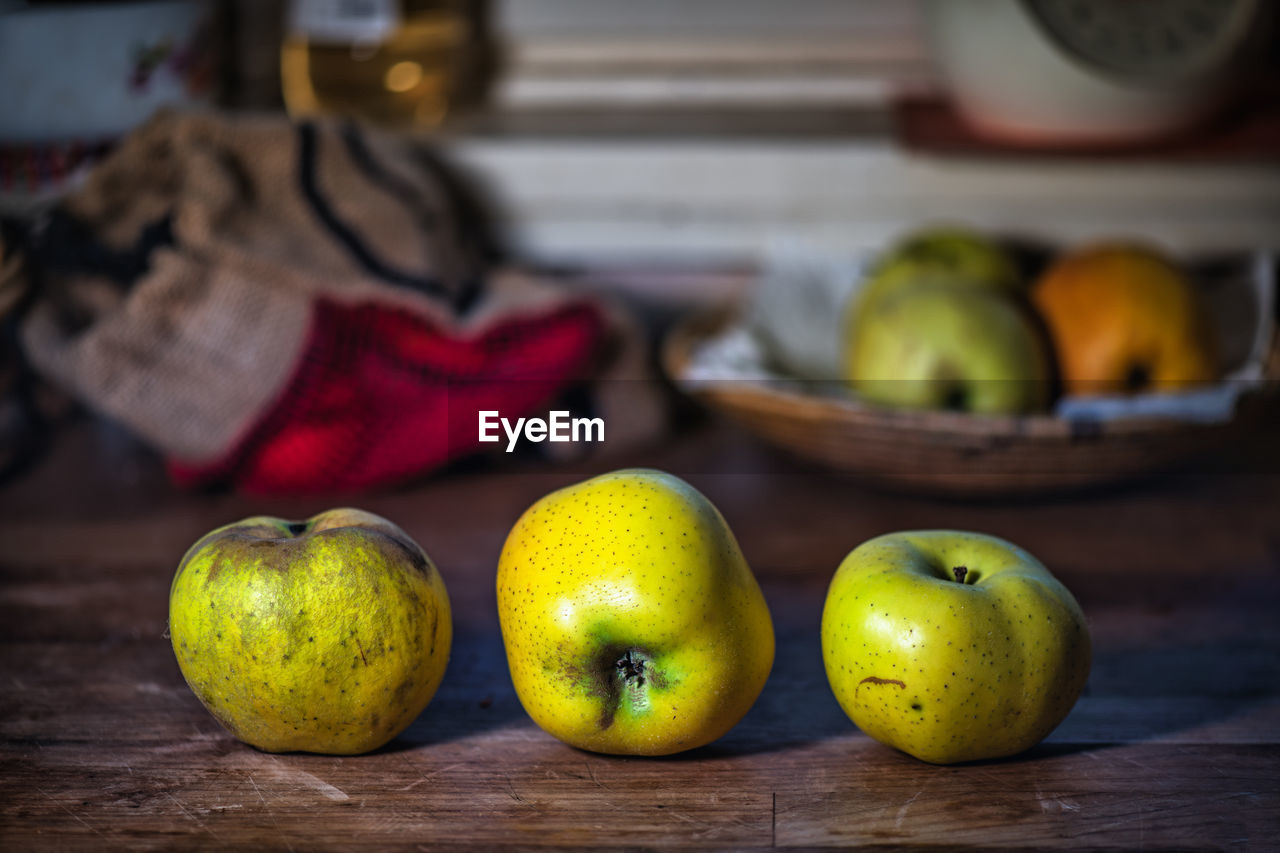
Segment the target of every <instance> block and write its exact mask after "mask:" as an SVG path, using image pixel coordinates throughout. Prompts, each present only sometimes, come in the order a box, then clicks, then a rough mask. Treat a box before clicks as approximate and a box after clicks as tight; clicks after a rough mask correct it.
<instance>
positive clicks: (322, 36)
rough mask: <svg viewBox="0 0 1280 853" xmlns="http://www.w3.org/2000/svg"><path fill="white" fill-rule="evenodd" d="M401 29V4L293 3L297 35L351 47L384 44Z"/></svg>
mask: <svg viewBox="0 0 1280 853" xmlns="http://www.w3.org/2000/svg"><path fill="white" fill-rule="evenodd" d="M398 26H400V4H399V3H398V2H397V0H292V2H291V3H290V4H289V30H290V32H291V33H292V34H294V35H301V36H306V37H308V38H312V39H316V40H320V41H330V42H349V43H369V42H381V41H383V40H385V39H386V38H387V37H388V36H390V35H391V33H392V32H394V31H395V29H396V27H398Z"/></svg>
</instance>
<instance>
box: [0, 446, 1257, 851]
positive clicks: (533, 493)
mask: <svg viewBox="0 0 1280 853" xmlns="http://www.w3.org/2000/svg"><path fill="white" fill-rule="evenodd" d="M1271 443H1273V444H1274V442H1271ZM1267 444H1268V442H1267V441H1266V440H1265V439H1264V440H1261V441H1259V442H1257V443H1255V444H1252V445H1249V446H1241V447H1237V448H1235V449H1234V451H1233V452H1232V453H1231V455H1229V456H1220V457H1217V458H1214V459H1211V460H1208V461H1206V462H1205V463H1203V464H1200V465H1197V466H1193V467H1192V468H1190V469H1187V470H1184V471H1182V472H1179V473H1176V474H1172V475H1170V476H1166V477H1163V478H1160V479H1158V480H1154V481H1150V482H1147V483H1144V484H1138V485H1134V486H1131V487H1128V488H1125V489H1121V490H1115V491H1111V492H1108V493H1105V494H1094V495H1090V496H1082V497H1076V498H1063V499H1057V500H1053V501H1042V502H1026V501H1022V502H1016V503H1004V504H1001V503H987V504H966V503H962V502H941V501H932V500H926V499H920V498H911V497H906V496H894V495H887V494H883V493H878V492H875V491H871V490H869V489H867V488H865V487H863V486H861V485H859V484H857V483H854V482H850V481H848V480H842V479H839V478H835V477H831V476H828V475H825V474H823V473H821V472H818V471H815V470H813V469H810V468H806V467H804V466H803V465H801V464H799V463H794V462H791V461H789V460H787V459H785V458H783V457H781V456H779V455H777V454H776V453H774V452H773V451H770V450H769V449H767V448H764V447H762V446H760V445H758V444H756V443H755V442H754V441H753V440H752V439H750V438H749V437H747V436H745V435H744V434H743V433H741V432H740V431H738V430H736V429H734V428H732V427H729V426H725V425H721V424H714V423H712V424H706V425H702V426H700V427H696V428H693V429H691V430H689V431H687V432H685V433H682V434H681V436H680V437H679V438H678V439H675V440H672V441H670V442H668V443H667V444H666V445H665V446H664V447H662V448H661V449H657V450H653V451H651V452H647V453H637V454H635V455H634V456H632V457H629V458H627V459H622V460H616V461H615V463H614V464H615V465H616V466H621V465H623V464H646V465H653V466H658V467H664V468H667V469H669V470H671V471H673V472H675V473H678V474H681V475H683V476H685V477H686V478H687V479H689V480H691V481H692V482H693V483H694V484H695V485H697V486H698V487H699V488H701V489H702V490H704V491H705V492H706V493H707V495H708V496H710V497H711V499H712V500H713V501H715V502H716V504H717V505H718V506H719V507H720V508H721V510H722V512H723V514H724V515H725V517H726V518H727V519H728V520H729V522H730V524H731V525H732V526H733V527H734V528H735V530H736V532H737V534H738V537H739V540H740V541H741V544H742V547H743V550H744V552H745V553H746V555H747V557H748V559H749V561H750V562H751V564H752V565H753V567H754V568H755V570H756V572H757V574H758V575H759V576H760V578H761V580H762V584H763V587H764V590H765V594H766V596H767V598H768V600H769V603H770V606H771V608H772V611H773V616H774V620H775V624H776V628H777V634H778V653H777V661H776V663H775V665H774V669H773V674H772V676H771V678H770V680H769V683H768V685H767V686H766V687H765V690H764V693H763V695H762V696H761V698H760V700H759V702H758V703H757V704H756V706H755V708H754V709H753V710H752V711H751V712H750V714H749V715H748V716H747V717H746V719H745V720H743V722H742V723H741V724H740V725H738V727H737V728H735V729H734V730H733V731H732V732H730V733H729V734H728V735H727V736H726V737H724V738H723V739H722V740H720V741H719V742H717V743H715V744H713V745H711V746H708V747H705V748H703V749H699V750H696V751H694V752H692V753H689V754H686V755H681V756H678V757H674V758H668V759H631V758H617V757H608V756H601V755H593V754H589V753H585V752H580V751H578V750H575V749H572V748H570V747H567V746H564V745H562V744H560V743H559V742H557V741H555V740H553V739H552V738H551V737H549V736H548V735H546V734H544V733H543V732H541V731H540V730H539V729H538V728H536V727H535V726H534V725H533V724H532V723H531V722H530V720H529V719H528V718H527V717H526V715H525V713H524V711H523V710H522V709H521V707H520V704H519V702H518V701H517V700H516V697H515V694H514V692H513V690H512V686H511V682H510V679H509V677H508V674H507V670H506V663H505V660H504V656H503V650H502V643H501V639H500V637H499V634H498V625H497V616H496V613H495V609H494V592H493V579H494V569H495V564H496V560H497V556H498V552H499V549H500V547H501V544H502V541H503V538H504V536H505V533H506V531H507V529H508V528H509V526H510V525H511V523H512V522H513V521H514V520H515V519H516V517H517V515H518V514H519V513H520V512H521V511H522V510H523V509H524V508H525V507H526V506H527V505H528V504H529V503H531V502H532V501H534V500H535V499H536V498H538V497H539V496H541V495H543V494H544V493H546V492H548V491H550V490H551V489H553V488H555V487H558V486H560V485H563V484H565V483H567V482H569V481H572V480H574V479H576V478H578V477H580V476H581V475H582V474H583V473H584V472H583V471H566V470H563V469H554V468H549V467H541V468H527V467H526V468H519V469H510V468H507V469H502V468H483V469H481V470H478V471H471V472H470V473H455V474H452V475H449V476H445V477H439V478H435V479H432V480H429V481H427V482H424V483H422V484H420V485H417V486H415V487H412V488H408V489H403V490H396V491H392V492H387V493H380V494H377V495H375V496H370V497H363V498H358V499H356V498H342V499H327V500H255V499H248V498H244V497H239V496H234V495H208V494H191V493H181V492H178V491H176V490H174V489H172V488H171V487H169V486H168V484H167V483H166V482H165V480H164V475H163V472H162V469H161V468H160V466H159V464H158V462H157V460H155V459H154V458H152V457H151V456H149V455H148V454H147V453H145V452H143V451H141V450H139V449H138V448H137V447H136V446H135V445H133V444H132V443H131V442H130V441H128V440H127V439H125V438H123V437H122V436H120V435H119V434H118V433H116V432H114V431H112V430H110V429H106V428H102V427H100V426H95V425H93V424H91V423H83V424H81V425H79V426H78V427H76V428H75V429H74V430H72V431H70V432H68V433H66V434H64V435H63V436H62V437H61V440H60V442H59V444H58V445H57V447H56V449H55V452H54V453H53V455H52V456H50V457H49V458H47V459H45V460H44V461H43V462H42V463H41V464H39V465H38V466H36V467H35V468H34V469H33V470H31V471H29V472H28V473H27V474H26V475H24V476H23V477H22V478H20V479H18V480H15V481H13V482H10V483H8V484H6V485H5V486H4V487H3V488H0V571H2V574H0V656H2V658H0V659H2V661H3V663H2V665H3V673H2V674H3V681H2V684H3V692H2V693H0V849H5V850H20V849H27V848H31V847H57V848H73V849H74V848H84V849H99V848H102V847H130V848H158V847H159V848H163V847H174V846H187V845H200V846H208V847H245V846H248V847H253V848H258V847H268V848H286V849H298V850H301V849H317V848H334V847H342V848H345V847H359V846H364V847H376V848H386V847H394V848H411V847H419V846H427V847H430V846H435V845H439V846H446V847H449V848H454V847H457V846H474V847H490V846H493V845H498V844H504V845H508V844H509V845H521V846H529V847H533V846H553V847H557V846H558V847H573V846H584V845H585V846H598V845H638V846H645V845H688V846H714V847H721V848H741V847H754V846H769V845H777V846H803V847H822V846H833V845H854V844H857V845H867V846H871V847H883V848H892V847H897V846H901V845H912V846H919V845H937V846H944V847H974V848H990V847H998V846H1016V847H1067V846H1072V847H1075V846H1089V847H1123V848H1149V849H1159V850H1167V849H1173V848H1178V849H1252V850H1265V849H1276V845H1277V844H1280V454H1277V452H1276V450H1275V448H1268V447H1267ZM351 501H358V503H359V504H360V505H362V506H364V507H366V508H368V509H370V510H372V511H375V512H379V513H382V514H384V515H386V516H388V517H390V518H392V519H393V520H395V521H397V522H399V523H400V524H401V525H402V526H404V527H405V528H406V529H407V530H408V531H409V532H410V533H411V534H412V535H413V536H414V537H415V538H417V539H418V540H419V541H420V542H421V543H423V545H424V546H425V547H426V549H427V550H428V551H429V552H430V553H431V554H432V556H433V557H434V558H435V559H436V561H437V562H438V564H439V565H440V567H441V570H442V572H443V574H444V575H445V578H446V581H447V583H448V586H449V591H450V594H451V598H452V601H453V606H454V609H455V641H454V652H453V658H452V661H451V663H450V666H449V671H448V674H447V676H446V678H445V682H444V685H443V687H442V688H441V689H440V692H439V694H438V695H437V697H436V699H435V700H434V701H433V702H432V704H431V705H430V707H428V708H427V710H426V711H425V712H424V713H423V714H422V715H421V717H420V718H419V719H418V720H417V721H416V722H415V723H414V724H413V725H412V726H411V727H410V728H409V730H408V731H407V732H405V734H404V735H402V736H401V737H400V738H399V739H397V740H396V741H394V742H393V744H392V745H391V746H389V747H388V748H386V749H384V750H381V751H379V752H378V753H375V754H372V755H366V756H360V757H349V758H334V757H326V756H317V755H268V754H263V753H260V752H257V751H255V750H253V749H251V748H249V747H246V746H244V745H242V744H240V743H239V742H237V741H235V740H234V739H232V738H231V737H230V736H229V735H228V734H227V733H226V732H224V731H223V730H222V729H221V728H220V727H219V726H218V724H217V723H216V722H214V720H213V718H212V717H210V716H209V715H208V714H207V713H206V712H205V710H204V709H203V708H202V707H201V706H200V704H199V702H198V701H197V700H196V698H195V696H194V695H193V694H192V693H191V691H190V690H189V689H188V688H187V687H186V685H185V684H184V683H183V680H182V677H181V675H180V674H179V671H178V668H177V665H176V664H175V662H174V657H173V654H172V651H171V650H170V647H169V644H168V641H167V640H166V639H165V618H166V597H167V592H168V587H169V582H170V579H171V577H172V573H173V570H174V568H175V566H176V564H177V562H178V559H179V557H180V556H181V554H182V553H183V551H184V549H185V548H186V546H187V545H189V544H190V543H191V542H192V541H193V540H195V539H196V538H197V537H198V536H199V535H200V534H202V533H204V532H205V531H207V530H209V529H210V528H212V527H214V526H215V525H218V524H221V523H224V522H227V521H231V520H234V519H236V518H239V517H243V516H245V515H248V514H251V513H258V512H270V513H275V514H279V515H284V516H292V517H303V516H306V515H309V514H311V513H313V512H315V511H317V510H319V509H323V508H325V507H327V506H329V505H332V504H335V503H339V502H351ZM932 526H951V527H959V528H969V529H976V530H983V531H988V532H991V533H994V534H997V535H1003V536H1006V537H1008V538H1010V539H1013V540H1014V541H1016V542H1018V543H1020V544H1022V545H1024V546H1025V547H1027V548H1028V549H1030V550H1031V551H1032V552H1033V553H1035V554H1037V555H1038V556H1040V557H1041V558H1042V559H1043V560H1044V561H1045V562H1047V563H1048V564H1049V565H1050V566H1051V567H1052V568H1053V570H1054V571H1055V572H1056V573H1057V574H1058V575H1059V577H1060V578H1062V579H1063V580H1064V581H1065V582H1066V584H1067V585H1068V586H1069V587H1070V588H1071V589H1072V590H1073V591H1074V592H1075V593H1076V594H1077V596H1078V598H1079V599H1080V600H1081V603H1082V604H1083V606H1084V608H1085V611H1086V613H1087V614H1088V617H1089V620H1090V623H1091V626H1092V631H1093V636H1094V645H1095V661H1094V666H1093V672H1092V675H1091V677H1090V680H1089V685H1088V687H1087V689H1086V692H1085V695H1084V696H1083V698H1082V699H1081V700H1080V702H1079V704H1078V705H1077V706H1076V708H1075V710H1074V711H1073V712H1072V714H1071V716H1070V717H1069V718H1068V719H1067V720H1066V722H1065V723H1063V725H1062V726H1061V727H1060V728H1059V729H1058V730H1057V731H1055V732H1054V733H1053V734H1052V735H1051V736H1050V737H1049V739H1048V741H1047V742H1045V743H1044V744H1042V745H1041V746H1039V747H1037V748H1035V749H1033V750H1031V751H1030V752H1028V753H1026V754H1025V755H1022V756H1019V757H1017V758H1014V759H1010V760H1004V761H997V762H988V763H979V764H974V765H968V766H957V767H934V766H930V765H926V764H923V763H921V762H919V761H916V760H914V759H912V758H909V757H907V756H905V755H902V754H899V753H897V752H894V751H892V750H890V749H888V748H886V747H883V746H881V745H879V744H877V743H875V742H873V741H871V740H870V739H868V738H867V737H866V736H864V735H862V734H861V733H860V732H858V731H857V730H856V729H855V728H854V727H853V726H852V724H850V722H849V721H848V719H847V718H846V717H845V716H844V715H843V714H842V713H841V711H840V709H839V707H838V706H837V705H836V703H835V700H834V699H833V697H832V695H831V693H830V690H829V689H828V687H827V684H826V680H825V678H824V675H823V670H822V663H821V659H820V653H819V645H818V632H817V626H818V619H819V614H820V612H821V605H822V601H823V596H824V594H825V591H826V584H827V582H828V580H829V578H830V576H831V573H832V571H833V570H834V568H835V566H836V564H837V563H838V562H839V560H840V558H841V557H842V556H843V555H844V554H845V553H846V552H847V551H848V550H849V549H850V548H852V547H853V546H854V545H856V544H857V543H859V542H861V541H863V540H864V539H866V538H868V537H870V536H873V535H875V534H878V533H882V532H886V531H889V530H893V529H900V528H907V527H932Z"/></svg>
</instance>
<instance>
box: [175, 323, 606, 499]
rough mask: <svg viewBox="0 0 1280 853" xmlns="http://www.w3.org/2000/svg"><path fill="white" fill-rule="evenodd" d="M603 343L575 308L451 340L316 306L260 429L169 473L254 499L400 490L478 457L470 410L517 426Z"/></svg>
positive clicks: (437, 332) (577, 374)
mask: <svg viewBox="0 0 1280 853" xmlns="http://www.w3.org/2000/svg"><path fill="white" fill-rule="evenodd" d="M604 334H605V324H604V318H603V317H602V315H601V313H600V312H599V311H598V310H597V309H596V308H595V307H594V306H593V305H591V304H588V303H582V302H575V303H569V304H565V305H562V306H560V307H558V308H556V309H554V310H552V311H550V312H548V313H545V314H542V315H538V316H529V317H519V318H516V319H512V320H508V321H506V322H502V323H499V324H497V325H496V326H493V327H491V328H488V329H486V330H485V331H484V332H483V333H482V334H478V335H476V336H475V337H460V336H459V335H458V333H454V332H450V331H448V330H443V329H439V328H434V327H433V326H432V324H430V323H429V322H427V321H426V320H424V319H422V318H421V317H418V316H416V315H411V314H408V313H405V312H402V311H398V310H394V309H388V308H385V307H380V306H374V305H360V306H350V305H343V304H340V303H337V302H334V301H331V300H327V299H319V300H317V302H316V304H315V307H314V310H313V314H312V321H311V331H310V334H309V336H308V341H307V345H306V349H305V353H304V355H303V357H302V359H301V360H300V362H299V366H298V369H297V371H296V372H295V374H294V376H293V378H292V379H291V380H290V381H289V383H288V386H287V388H286V389H285V391H284V393H283V394H282V395H281V396H280V398H279V399H278V400H277V401H276V403H275V404H274V405H273V406H272V407H271V408H270V409H269V410H268V411H267V413H266V414H265V416H264V417H263V418H262V419H261V420H260V421H259V423H258V425H257V426H256V427H255V428H254V429H253V430H251V431H250V433H249V434H248V435H247V436H246V437H245V438H244V439H243V440H242V441H241V442H240V443H239V445H238V447H237V448H236V449H235V450H234V451H233V452H232V453H230V454H229V455H228V456H227V457H226V458H224V459H220V460H217V461H216V462H214V463H212V464H204V465H192V464H187V463H183V462H181V461H178V460H170V462H169V470H170V473H171V475H172V476H173V478H174V479H175V480H176V481H177V482H179V483H181V484H185V485H201V484H207V483H213V482H228V481H229V482H231V483H234V484H235V486H236V487H237V488H239V489H241V490H242V491H245V492H253V493H259V494H265V493H290V494H299V493H308V492H320V491H326V492H328V491H356V490H359V489H365V488H368V487H372V486H379V485H386V484H390V483H394V482H397V481H402V480H405V479H407V478H409V477H412V476H414V475H417V474H421V473H423V472H426V471H429V470H431V469H433V468H437V467H439V466H441V465H442V464H444V463H445V462H448V461H450V460H452V459H455V458H457V457H459V456H462V455H465V454H467V453H469V452H471V451H474V450H475V449H477V448H478V447H479V442H478V412H479V411H481V410H497V411H499V412H501V414H502V416H503V417H506V418H511V419H514V418H516V417H521V416H524V415H527V414H529V413H531V412H533V411H535V410H536V409H537V408H539V407H540V406H542V405H545V404H546V403H547V402H549V401H550V400H551V399H552V398H554V396H555V395H556V394H558V393H559V392H561V391H562V390H564V389H565V388H566V387H567V386H568V385H569V384H570V383H571V382H573V381H574V380H578V379H582V378H583V377H584V376H586V375H587V373H588V367H589V365H590V363H591V361H592V357H593V355H595V354H596V353H597V352H598V350H599V347H600V345H601V343H602V340H603V338H604Z"/></svg>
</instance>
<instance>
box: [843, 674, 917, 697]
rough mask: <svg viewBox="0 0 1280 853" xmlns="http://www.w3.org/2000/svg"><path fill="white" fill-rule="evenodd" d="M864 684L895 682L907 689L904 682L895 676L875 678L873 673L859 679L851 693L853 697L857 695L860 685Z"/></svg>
mask: <svg viewBox="0 0 1280 853" xmlns="http://www.w3.org/2000/svg"><path fill="white" fill-rule="evenodd" d="M864 684H896V685H898V686H899V687H901V688H902V689H903V690H906V689H907V685H906V683H905V682H903V681H900V680H898V679H896V678H877V677H876V676H874V675H868V676H867V677H866V678H864V679H862V680H861V681H859V682H858V686H857V687H855V688H854V690H853V695H854V697H855V698H856V697H857V695H858V691H859V690H861V689H862V685H864Z"/></svg>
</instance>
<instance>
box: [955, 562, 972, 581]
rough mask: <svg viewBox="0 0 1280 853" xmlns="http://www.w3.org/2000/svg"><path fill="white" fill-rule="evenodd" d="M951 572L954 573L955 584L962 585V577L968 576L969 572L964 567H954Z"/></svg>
mask: <svg viewBox="0 0 1280 853" xmlns="http://www.w3.org/2000/svg"><path fill="white" fill-rule="evenodd" d="M951 571H952V572H954V573H955V576H956V583H964V576H965V575H967V574H969V570H968V569H967V568H965V567H964V566H956V567H955V568H954V569H952V570H951Z"/></svg>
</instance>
